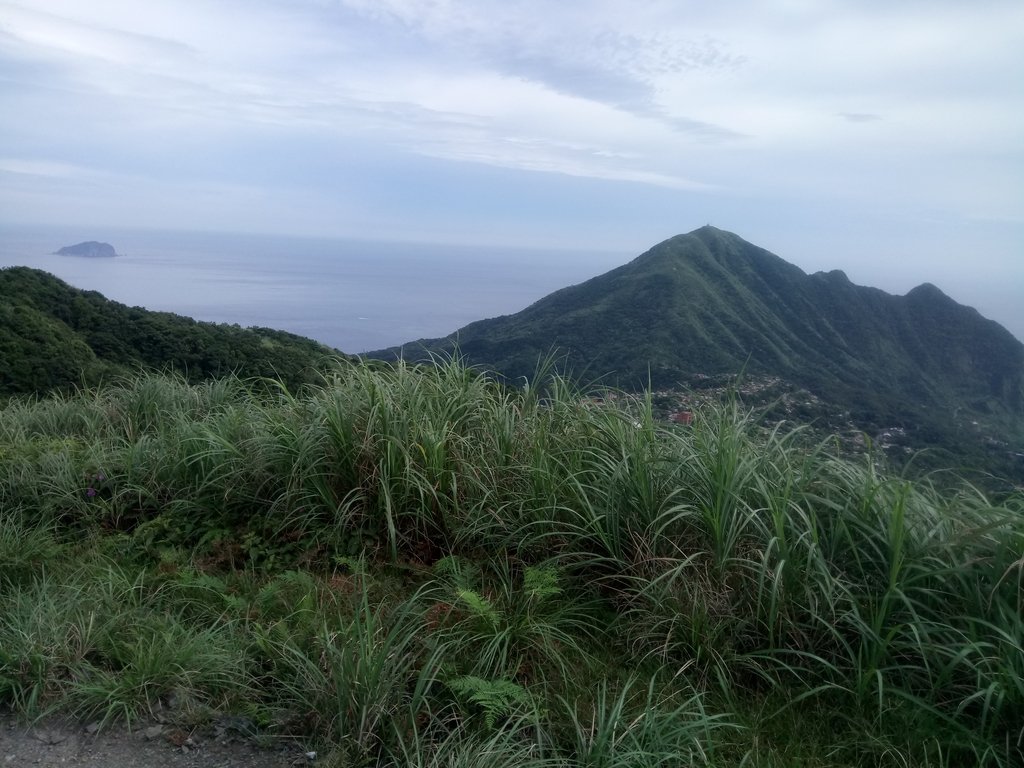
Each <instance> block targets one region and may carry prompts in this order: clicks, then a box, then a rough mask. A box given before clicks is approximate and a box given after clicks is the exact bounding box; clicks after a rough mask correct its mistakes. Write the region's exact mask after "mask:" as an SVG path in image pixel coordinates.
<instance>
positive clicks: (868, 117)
mask: <svg viewBox="0 0 1024 768" xmlns="http://www.w3.org/2000/svg"><path fill="white" fill-rule="evenodd" d="M836 115H837V117H841V118H843V120H845V121H846V122H848V123H873V122H876V121H878V120H881V119H882V116H881V115H876V114H873V113H871V112H837V113H836Z"/></svg>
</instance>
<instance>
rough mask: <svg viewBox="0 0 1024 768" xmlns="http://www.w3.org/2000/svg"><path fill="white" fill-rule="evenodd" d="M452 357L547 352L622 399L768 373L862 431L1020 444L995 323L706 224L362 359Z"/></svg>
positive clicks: (1018, 380) (1016, 348)
mask: <svg viewBox="0 0 1024 768" xmlns="http://www.w3.org/2000/svg"><path fill="white" fill-rule="evenodd" d="M456 349H457V350H458V354H460V355H462V356H464V357H465V358H466V359H467V361H468V362H470V363H472V364H477V365H480V366H483V367H485V368H488V369H490V370H492V371H494V372H496V373H498V374H501V375H502V376H504V377H506V378H509V379H518V378H519V377H522V376H526V377H529V376H531V375H532V373H533V372H534V370H535V369H536V366H537V363H538V360H540V359H542V358H545V357H546V356H548V355H550V354H551V353H552V351H554V352H555V353H556V355H558V356H560V357H559V359H560V361H561V362H560V365H561V368H562V370H563V371H565V372H568V373H570V374H571V375H573V376H575V377H578V378H582V379H584V380H586V379H591V380H593V379H600V380H601V381H602V382H606V383H608V384H610V385H613V386H619V387H623V388H625V389H634V390H636V389H641V388H643V387H646V386H648V385H650V386H652V387H655V388H659V387H669V388H670V387H673V386H677V385H678V384H679V382H681V381H685V380H687V379H688V378H689V377H690V376H692V375H693V374H698V373H699V374H724V373H734V374H735V373H739V372H741V371H748V372H750V373H758V374H771V375H778V376H781V377H783V378H785V379H787V380H789V381H792V382H794V383H795V384H797V385H799V386H801V387H804V388H806V389H807V390H809V391H810V392H812V393H814V394H815V395H817V396H819V397H821V398H822V399H823V400H825V401H827V402H832V403H835V404H837V407H844V408H850V409H852V411H853V412H854V414H855V416H856V417H857V418H858V419H859V420H860V421H861V422H862V423H865V424H901V425H902V424H909V425H919V426H923V428H925V429H935V428H938V429H940V430H941V429H944V428H945V427H944V426H943V424H942V421H943V416H942V415H941V414H942V413H944V412H954V411H958V412H961V413H963V414H975V415H977V416H978V417H979V418H985V419H988V420H989V421H990V422H991V423H992V424H993V425H994V427H999V426H1000V422H1003V423H1004V424H1003V426H1005V427H1006V429H1004V430H1002V431H1003V433H1004V434H1018V435H1019V434H1024V344H1022V343H1021V342H1020V341H1019V340H1017V339H1016V338H1015V337H1014V336H1013V335H1012V334H1011V333H1010V332H1009V331H1007V330H1006V329H1005V328H1003V327H1002V326H1001V325H999V324H998V323H996V322H995V321H993V320H989V319H987V318H984V317H983V316H982V315H981V314H980V313H979V312H978V311H977V310H976V309H974V308H971V307H966V306H963V305H961V304H958V303H957V302H956V301H954V300H953V299H952V298H950V297H949V296H948V295H946V294H945V293H943V292H942V291H941V290H940V289H939V288H938V287H936V286H934V285H932V284H930V283H922V284H921V285H919V286H917V287H916V288H914V289H912V290H911V291H909V292H908V293H907V294H906V295H904V296H897V295H894V294H889V293H886V292H885V291H883V290H881V289H878V288H873V287H868V286H860V285H857V284H855V283H853V282H852V281H850V279H849V278H848V277H847V276H846V274H845V273H843V272H841V271H839V270H832V271H829V272H815V273H813V274H807V273H805V272H804V271H803V270H801V269H800V268H799V267H797V266H795V265H793V264H790V263H788V262H786V261H785V260H784V259H782V258H781V257H779V256H777V255H775V254H773V253H771V252H770V251H767V250H766V249H764V248H760V247H758V246H756V245H753V244H751V243H748V242H746V241H745V240H743V239H742V238H740V237H739V236H738V235H735V234H733V233H730V232H725V231H723V230H719V229H716V228H714V227H710V226H706V227H701V228H700V229H697V230H694V231H693V232H690V233H688V234H683V235H676V236H674V237H672V238H669V239H667V240H665V241H663V242H661V243H659V244H657V245H655V246H654V247H652V248H650V249H648V250H647V251H645V252H644V253H642V254H640V255H639V256H637V257H636V258H635V259H633V260H632V261H630V262H628V263H627V264H624V265H622V266H620V267H616V268H615V269H612V270H610V271H609V272H606V273H605V274H603V275H599V276H597V277H594V278H591V279H590V280H588V281H585V282H583V283H580V284H578V285H575V286H569V287H567V288H563V289H560V290H558V291H555V292H554V293H551V294H549V295H548V296H546V297H544V298H542V299H540V300H539V301H537V302H534V303H533V304H531V305H530V306H529V307H527V308H525V309H523V310H522V311H520V312H518V313H514V314H511V315H505V316H502V317H497V318H491V319H487V320H480V321H477V322H475V323H470V324H469V325H467V326H465V327H463V328H461V329H459V330H458V331H456V332H454V333H452V334H450V335H448V336H447V337H443V338H440V339H421V340H419V341H416V342H412V343H409V344H405V345H403V346H401V347H392V348H390V349H386V350H378V351H375V352H370V353H368V355H367V356H368V357H377V358H382V359H396V358H398V357H403V356H404V357H405V358H406V359H421V358H423V357H425V356H426V353H434V354H436V353H441V354H446V353H452V352H454V351H455V350H456Z"/></svg>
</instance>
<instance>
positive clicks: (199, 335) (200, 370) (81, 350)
mask: <svg viewBox="0 0 1024 768" xmlns="http://www.w3.org/2000/svg"><path fill="white" fill-rule="evenodd" d="M337 354H338V353H337V351H336V350H332V349H330V348H328V347H325V346H323V345H322V344H318V343H317V342H314V341H311V340H310V339H305V338H302V337H300V336H296V335H294V334H290V333H285V332H283V331H275V330H271V329H268V328H253V329H242V328H239V327H238V326H228V325H219V324H215V323H203V322H196V321H195V320H193V319H191V318H188V317H183V316H180V315H175V314H171V313H168V312H149V311H147V310H144V309H140V308H139V307H127V306H125V305H123V304H119V303H117V302H114V301H110V300H108V299H106V298H104V297H103V296H102V295H101V294H99V293H97V292H95V291H81V290H78V289H76V288H73V287H71V286H69V285H68V284H67V283H65V282H63V281H62V280H59V279H58V278H56V277H54V276H53V275H50V274H47V273H46V272H42V271H40V270H34V269H29V268H27V267H11V268H7V269H2V270H0V396H2V395H9V394H27V393H35V392H46V391H50V390H53V389H64V390H67V389H69V388H73V387H76V386H82V385H85V386H88V385H90V384H94V383H96V382H98V381H100V380H101V379H103V378H105V377H111V376H116V375H117V374H119V373H125V372H127V371H130V370H135V369H137V368H139V367H147V368H155V369H161V370H165V369H170V370H174V371H178V372H180V373H182V374H184V375H186V376H187V377H189V378H190V379H191V380H193V381H200V380H202V379H206V378H211V377H217V376H224V375H226V374H229V373H237V374H239V375H241V376H272V377H275V378H280V379H283V380H284V381H285V382H287V383H288V384H289V385H291V386H298V385H299V384H301V383H305V382H310V381H314V380H316V378H317V371H320V370H323V369H324V368H325V364H324V361H325V359H326V358H328V357H330V356H335V355H337Z"/></svg>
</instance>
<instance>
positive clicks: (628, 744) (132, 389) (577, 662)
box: [0, 362, 1024, 767]
mask: <svg viewBox="0 0 1024 768" xmlns="http://www.w3.org/2000/svg"><path fill="white" fill-rule="evenodd" d="M756 424H757V422H756V419H753V418H752V417H751V416H750V414H747V413H745V412H744V411H743V410H742V408H740V407H739V405H738V404H737V403H736V401H732V402H731V403H726V404H724V405H722V406H707V407H705V408H703V409H701V410H700V411H699V412H698V413H697V414H696V418H695V420H694V423H693V425H692V426H691V427H678V426H670V425H667V424H662V423H660V422H658V421H656V420H655V419H654V418H653V417H652V413H651V405H650V400H649V398H644V397H637V398H633V397H628V396H625V395H622V396H618V397H615V398H611V397H608V396H590V397H584V396H582V394H581V393H579V392H577V391H574V390H573V389H572V388H571V387H569V386H568V385H567V384H566V382H565V381H564V380H561V379H558V378H552V379H548V380H545V381H544V382H543V386H542V387H540V388H537V387H536V386H534V385H525V386H521V387H517V388H508V387H504V386H502V385H500V384H498V383H496V382H494V381H492V380H488V379H486V378H484V377H481V376H479V375H477V374H476V373H474V372H473V371H471V370H469V369H467V368H465V367H464V366H462V365H461V364H460V363H447V364H444V365H439V366H436V367H425V368H417V367H411V366H408V365H405V364H399V365H397V366H396V367H394V368H393V369H392V368H387V367H380V368H373V367H370V366H368V365H363V364H348V363H344V362H341V363H339V367H338V368H337V369H336V370H335V372H334V373H332V374H329V375H328V376H327V377H326V378H324V379H323V381H322V382H321V384H320V385H318V386H315V387H310V388H307V389H305V390H303V391H302V392H301V393H299V394H295V393H290V392H289V391H288V390H287V389H285V388H283V387H281V388H277V389H275V388H273V387H268V386H266V384H265V383H260V384H259V385H258V386H253V385H251V384H250V383H247V382H246V381H243V380H240V379H238V378H225V379H221V380H215V381H209V382H205V383H199V384H189V383H187V382H185V381H183V380H182V379H181V378H180V377H168V376H160V375H155V374H139V375H137V376H136V377H134V378H131V379H126V380H123V381H120V382H117V383H108V384H106V385H104V386H102V387H98V388H94V389H90V390H88V391H84V392H80V393H78V394H75V395H55V396H52V397H49V398H46V399H42V400H37V401H36V400H34V401H27V400H14V401H12V402H11V403H9V404H8V405H6V406H5V407H4V408H3V409H2V411H0V706H5V707H10V708H13V709H14V710H16V711H19V712H23V713H26V714H32V713H38V712H41V711H44V710H47V709H50V708H55V709H59V710H63V711H67V712H70V713H72V714H74V715H76V716H79V717H82V718H100V719H102V720H105V721H109V720H111V719H114V718H128V719H135V718H139V717H142V716H144V715H146V714H147V713H149V712H152V711H154V710H156V709H160V708H162V711H163V712H164V713H170V714H171V715H172V716H173V717H175V718H178V719H179V721H181V722H183V723H191V724H197V723H202V722H206V721H209V720H211V719H212V718H213V717H214V716H215V715H216V713H224V712H229V713H233V714H234V715H235V716H236V719H235V720H234V721H233V722H237V723H242V724H244V725H243V726H240V727H244V728H246V729H252V730H254V731H258V732H260V733H263V734H269V735H288V734H307V735H312V736H313V737H315V738H318V739H320V740H321V742H322V744H321V746H320V748H321V754H322V756H324V757H323V761H322V762H323V763H324V764H328V765H336V766H342V765H403V766H404V765H414V766H428V765H429V766H483V765H487V766H566V767H569V766H680V765H714V766H740V765H745V766H751V765H752V766H778V765H804V766H826V765H827V766H836V765H849V766H853V765H876V764H877V765H883V764H884V765H913V766H926V765H927V766H960V765H999V766H1011V765H1018V764H1020V761H1021V759H1022V757H1024V753H1022V739H1024V731H1022V724H1024V650H1022V646H1024V619H1022V610H1021V609H1022V600H1024V578H1022V577H1024V573H1022V568H1024V565H1022V564H1024V560H1022V559H1021V554H1022V552H1024V499H1022V498H1021V497H1020V496H1019V495H1017V496H1012V497H1010V498H1008V499H1007V500H1005V501H1004V502H1003V503H1002V504H1000V505H993V504H992V503H991V502H990V501H989V500H988V499H986V497H985V496H984V495H983V494H981V493H979V492H976V491H974V490H972V489H971V488H970V487H965V488H964V489H963V490H962V491H961V492H959V493H956V494H945V495H940V494H938V493H936V492H935V491H933V490H932V489H931V488H929V486H927V485H924V484H920V483H919V484H912V483H910V482H907V481H904V480H902V479H900V478H898V477H890V476H885V475H881V474H879V473H878V472H877V471H876V469H875V468H874V464H873V463H872V462H871V461H864V462H862V463H850V462H847V461H845V460H843V459H841V458H838V457H835V456H833V455H832V454H831V453H830V450H829V446H828V444H823V445H822V446H820V447H819V448H818V449H816V450H810V451H807V450H804V449H798V448H796V447H795V442H794V440H795V437H794V436H793V435H790V434H783V433H780V432H766V431H764V430H762V429H760V428H759V427H757V425H756Z"/></svg>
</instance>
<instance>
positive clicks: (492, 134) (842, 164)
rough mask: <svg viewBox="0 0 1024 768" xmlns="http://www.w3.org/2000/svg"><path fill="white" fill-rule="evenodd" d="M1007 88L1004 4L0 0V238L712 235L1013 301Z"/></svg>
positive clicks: (1020, 154)
mask: <svg viewBox="0 0 1024 768" xmlns="http://www.w3.org/2000/svg"><path fill="white" fill-rule="evenodd" d="M1022 81H1024V3H1021V2H1019V0H981V1H980V2H976V3H963V2H952V0H948V1H946V2H942V1H939V2H918V1H917V0H908V2H900V3H880V2H867V3H865V2H854V1H853V0H849V1H848V2H842V1H840V0H831V1H824V2H806V1H804V0H769V1H768V2H757V3H754V2H748V3H730V4H710V3H704V2H696V1H692V2H682V1H680V0H638V1H637V2H630V3H624V2H620V1H619V0H592V1H588V2H566V3H550V2H541V1H540V0H504V1H503V2H493V1H491V0H478V1H474V0H249V1H247V2H243V1H242V0H176V1H175V2H164V1H162V0H147V2H144V3H140V2H137V1H136V0H92V1H91V2H89V3H83V2H79V1H77V0H35V1H34V2H31V3H29V2H23V3H9V2H2V1H0V88H2V93H3V105H4V109H3V110H2V112H0V115H2V116H0V217H2V220H4V221H7V222H9V223H17V222H19V221H25V222H47V221H52V222H69V221H70V222H75V221H83V222H84V221H92V222H96V223H104V222H107V223H111V224H114V223H118V224H131V223H143V224H147V225H154V226H168V227H197V228H205V229H212V228H221V229H246V230H262V231H283V232H310V233H316V234H332V233H333V234H349V235H360V236H367V237H384V236H395V237H397V236H407V237H409V236H417V237H425V238H433V239H439V240H453V241H454V240H465V241H494V242H511V241H514V242H519V243H530V242H536V243H545V244H552V243H565V244H575V245H581V246H593V247H616V248H622V249H623V250H624V251H626V252H631V251H634V250H639V249H642V248H644V247H646V246H647V245H650V244H652V243H653V242H655V241H656V240H657V239H659V238H661V237H664V236H667V235H671V234H674V233H675V232H678V231H684V230H687V229H690V228H692V227H694V226H698V225H700V224H703V223H705V221H707V220H710V221H712V223H715V224H717V225H719V226H722V227H724V228H729V229H733V230H736V231H738V232H739V233H740V234H741V235H744V236H746V237H748V239H752V240H755V241H758V242H762V243H764V244H765V245H767V246H768V247H772V248H774V249H775V250H778V251H780V252H783V253H784V255H787V256H790V257H792V258H798V257H799V258H802V259H803V261H804V264H802V266H805V267H807V268H811V267H814V268H831V267H841V268H845V269H847V271H848V272H850V273H851V276H855V274H856V273H857V272H858V266H857V265H875V266H874V267H868V266H866V267H865V269H864V271H865V272H867V273H868V275H867V276H864V275H861V276H860V277H861V279H862V281H866V282H873V283H874V284H880V285H883V287H891V286H889V285H885V279H886V275H887V274H891V270H892V264H893V259H894V258H901V259H904V260H906V261H907V262H909V263H910V265H911V268H912V271H914V272H915V274H920V276H921V280H925V279H928V280H932V281H933V282H937V283H940V284H941V282H940V278H942V277H943V276H947V275H952V276H954V277H956V276H958V275H960V274H961V273H960V272H958V271H957V270H958V269H963V270H965V271H964V273H963V274H964V277H963V281H964V284H965V285H967V284H969V283H970V281H971V280H974V281H975V282H976V281H977V280H978V279H979V278H978V276H977V275H978V273H979V269H978V265H979V264H983V263H984V261H983V260H984V258H985V257H986V254H989V255H990V256H991V258H993V259H994V261H993V264H994V265H995V264H1003V263H1009V264H1010V266H1009V267H1008V268H1007V269H1009V273H1008V274H1003V275H1001V276H1000V277H999V278H998V280H999V283H1000V285H1003V286H1005V285H1006V284H1007V282H1009V283H1010V284H1011V285H1013V286H1016V287H1017V288H1019V289H1020V294H1021V295H1024V267H1021V266H1019V260H1018V258H1017V257H1018V256H1019V254H1020V253H1021V252H1022V251H1024V234H1022V233H1024V214H1022V213H1021V212H1022V211H1024V143H1022V142H1021V140H1020V137H1021V136H1024V91H1022V89H1021V86H1020V83H1021V82H1022ZM810 216H815V217H817V218H816V223H810V222H808V217H810ZM826 223H827V224H828V226H823V225H824V224H826ZM898 226H899V227H904V228H906V229H909V230H910V231H911V232H914V231H918V232H921V233H924V234H922V242H928V243H929V244H930V245H929V247H930V248H932V250H931V251H929V252H928V253H924V252H920V251H917V250H914V249H913V248H912V247H910V246H907V248H908V250H902V248H903V246H901V250H896V248H895V246H893V245H892V242H893V239H892V238H891V237H886V236H885V233H887V232H888V231H890V230H894V229H896V228H897V227H898ZM819 230H820V234H819V235H818V236H817V237H816V238H815V239H812V240H808V237H807V235H806V234H805V233H806V232H807V231H819ZM854 233H856V234H855V236H854ZM875 233H877V234H875ZM979 233H981V234H979ZM925 235H926V236H925ZM901 242H902V241H901ZM911 242H912V241H911ZM979 243H984V248H979V247H978V244H979ZM787 249H788V250H787ZM875 254H877V259H876V257H875ZM1011 257H1012V258H1011ZM815 259H818V260H819V261H820V267H819V261H816V260H815ZM829 259H831V261H830V260H829ZM979 259H980V260H982V261H979ZM851 261H854V262H855V266H854V268H852V269H851V268H850V263H851ZM999 268H1000V269H1003V267H999ZM873 273H877V274H879V275H880V277H878V278H877V279H874V280H873V281H872V280H871V278H870V274H873ZM892 282H894V281H893V280H891V279H890V283H892ZM892 287H895V286H892ZM954 293H955V291H954ZM1022 326H1024V322H1022ZM1018 332H1019V331H1018Z"/></svg>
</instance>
